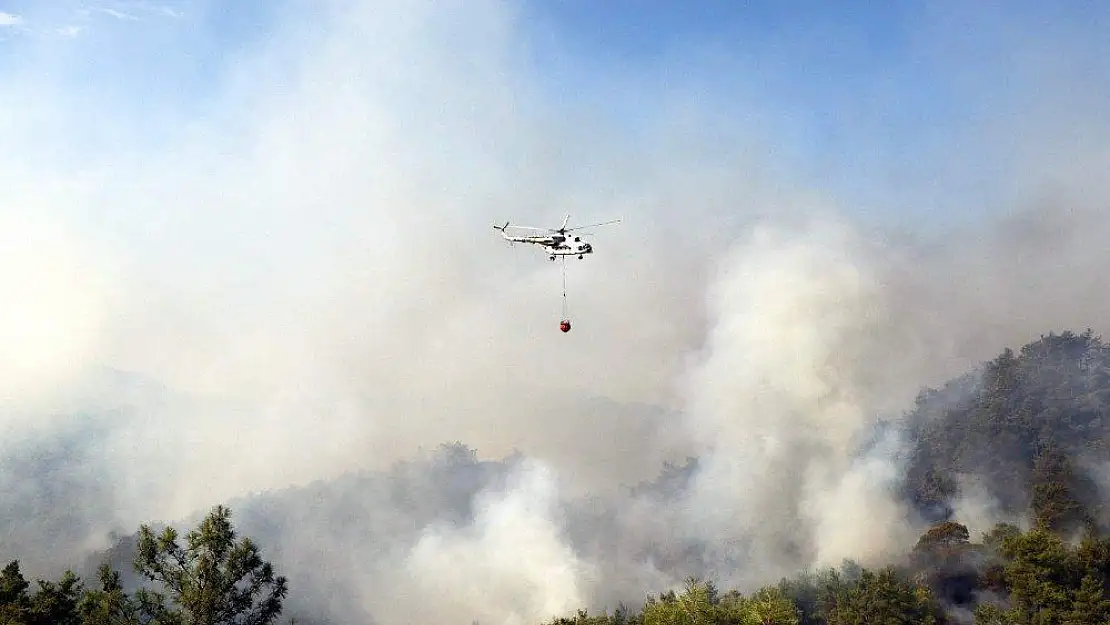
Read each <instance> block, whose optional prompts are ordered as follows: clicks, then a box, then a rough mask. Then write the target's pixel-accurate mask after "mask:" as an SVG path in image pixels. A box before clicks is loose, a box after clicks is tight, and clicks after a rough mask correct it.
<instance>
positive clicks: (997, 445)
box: [0, 330, 1110, 625]
mask: <svg viewBox="0 0 1110 625" xmlns="http://www.w3.org/2000/svg"><path fill="white" fill-rule="evenodd" d="M899 426H900V427H903V428H905V429H906V432H907V433H908V435H909V437H910V440H911V441H912V445H911V451H910V456H909V458H908V459H907V470H906V473H905V475H904V480H903V484H902V494H903V496H904V497H905V499H906V501H907V502H910V503H911V504H912V506H913V508H914V509H915V510H916V511H917V512H918V513H919V514H920V515H921V517H922V518H925V519H927V521H928V523H929V527H928V528H927V530H926V531H924V533H922V534H921V535H920V537H919V538H918V540H917V541H916V543H915V544H910V545H906V550H905V554H904V557H903V558H901V559H900V560H899V561H897V562H892V563H890V564H889V565H888V566H885V567H882V568H867V567H864V566H860V565H859V564H857V563H855V562H853V561H846V562H844V563H843V564H842V565H841V566H839V567H836V568H829V569H825V570H815V571H799V572H798V573H797V574H796V575H794V576H792V577H788V578H785V579H782V580H780V581H779V582H778V583H775V584H772V585H768V586H765V587H763V588H761V589H759V590H756V591H753V592H748V593H741V592H738V591H735V590H731V589H727V588H719V587H718V586H717V585H716V584H715V583H714V581H713V580H712V579H705V578H698V577H695V576H691V577H690V578H689V579H688V580H687V582H686V584H685V587H684V588H681V589H678V590H664V589H650V588H645V589H644V592H645V599H644V600H643V601H642V602H640V603H641V605H634V606H624V605H622V606H620V607H618V608H617V609H613V610H609V611H605V612H602V613H590V612H588V611H587V610H585V609H582V610H579V611H578V612H577V613H572V614H562V615H552V616H551V619H549V620H548V621H547V622H546V623H545V624H544V625H569V624H571V623H579V624H597V625H601V624H609V623H611V624H617V623H624V624H633V623H637V624H644V625H647V624H679V623H683V624H685V623H691V624H693V623H714V624H721V625H724V624H737V625H755V624H763V625H770V624H791V625H803V624H804V625H816V624H822V625H849V624H853V625H855V624H864V623H866V624H874V625H888V624H889V625H895V624H907V625H908V624H918V623H920V624H933V625H941V624H948V623H974V624H976V625H1002V624H1015V625H1017V624H1021V625H1047V624H1050V623H1059V624H1066V625H1108V624H1110V531H1108V530H1110V513H1108V512H1110V511H1108V509H1107V507H1106V505H1105V500H1106V496H1105V493H1104V492H1102V491H1101V488H1102V486H1100V484H1099V479H1098V474H1099V467H1101V466H1105V465H1106V463H1107V462H1108V461H1110V456H1108V454H1107V449H1106V443H1105V441H1106V440H1107V436H1108V435H1110V347H1108V346H1107V345H1105V344H1104V343H1103V342H1102V340H1101V338H1100V337H1097V336H1095V335H1094V334H1093V333H1092V332H1091V331H1090V330H1088V331H1086V332H1083V333H1081V334H1080V333H1074V332H1063V333H1060V334H1056V333H1052V334H1049V335H1046V336H1042V337H1040V339H1038V340H1036V341H1033V342H1030V343H1029V344H1027V345H1025V346H1023V347H1021V348H1020V349H1019V350H1017V351H1014V350H1011V349H1006V350H1004V351H1003V352H1002V353H1001V354H999V355H998V356H997V357H996V358H994V359H992V360H990V361H988V362H985V363H983V364H982V365H981V366H980V367H978V368H977V369H975V370H973V371H970V372H968V373H967V374H965V375H963V376H960V377H959V378H956V379H954V380H952V381H950V382H948V383H947V384H945V385H944V386H943V387H941V388H936V389H933V388H927V389H924V390H922V391H921V393H920V394H919V395H918V397H917V399H916V402H915V403H914V405H913V406H912V408H911V409H910V410H909V411H908V412H907V414H905V415H904V416H903V417H902V418H901V420H900V421H899ZM966 475H975V476H978V477H979V478H980V479H981V480H983V482H984V485H985V487H986V488H987V489H988V490H989V491H990V492H991V493H992V494H993V495H994V496H995V498H996V499H997V501H998V506H999V507H998V510H996V511H995V514H996V516H997V518H1011V519H1017V520H1019V521H1015V522H1014V523H1001V522H1000V523H997V524H996V525H995V526H994V527H993V529H991V530H990V531H987V532H984V533H982V534H981V535H977V536H976V535H972V534H971V532H970V531H969V530H968V525H967V524H966V523H965V520H962V519H960V518H958V515H957V513H956V508H955V507H954V506H953V501H954V498H955V497H956V494H957V492H958V488H959V483H960V479H961V476H966ZM269 549H273V550H276V551H280V544H275V545H272V546H270V545H267V546H266V548H265V549H263V548H262V547H261V546H260V545H259V544H257V543H256V542H255V541H254V540H253V539H252V538H250V537H248V536H245V535H242V534H241V532H240V531H239V530H238V529H237V528H236V527H235V523H233V517H232V512H231V508H230V507H228V506H217V507H215V508H214V509H212V510H211V511H210V512H209V513H208V515H207V516H205V517H204V518H203V519H202V520H201V521H200V522H199V523H197V525H196V526H195V528H193V529H190V530H188V531H186V532H184V533H183V534H182V533H179V530H177V529H175V528H174V527H159V528H155V527H152V526H147V525H144V526H141V527H140V528H139V530H138V532H137V533H136V534H134V535H132V536H128V537H125V538H123V539H121V540H120V541H119V543H118V545H117V547H116V548H115V549H114V550H112V551H111V552H109V553H107V554H103V557H102V558H101V560H100V561H98V563H97V570H96V573H95V574H85V575H79V574H77V573H74V572H72V571H70V572H67V573H66V574H64V575H63V576H61V577H60V578H58V579H54V580H34V581H33V582H32V581H31V580H28V579H26V578H25V576H24V574H23V572H22V571H21V569H20V564H19V561H18V560H14V561H12V562H9V563H7V565H6V567H5V568H4V569H3V571H2V573H0V623H3V624H13V625H14V624H27V625H32V624H33V625H39V624H44V625H45V624H47V623H50V624H73V625H77V624H88V625H92V624H98V625H99V624H105V625H106V624H109V623H111V624H117V623H119V624H139V623H142V624H167V625H168V624H181V625H185V624H197V625H199V624H206V625H207V624H213V625H214V624H229V625H230V624H247V623H249V624H252V625H269V624H272V623H294V622H296V623H303V624H305V625H311V624H312V623H324V622H332V621H329V620H327V619H324V618H320V619H314V618H313V616H312V615H311V614H306V613H304V611H303V610H300V611H297V612H296V613H295V614H294V613H290V612H289V610H287V609H286V608H287V605H286V603H287V601H291V600H292V599H293V598H294V597H295V596H296V594H297V592H298V589H297V587H296V586H295V585H294V584H291V583H290V582H289V579H288V578H287V577H286V576H285V575H284V574H283V573H281V572H279V571H277V570H276V567H275V566H274V565H273V564H272V563H271V562H270V561H269V560H268V559H267V558H268V555H267V554H266V553H264V552H265V551H266V550H269ZM80 569H82V566H81V565H80V563H75V565H74V567H73V570H74V571H77V570H80ZM649 593H654V594H649ZM459 622H460V623H471V622H472V619H471V618H470V617H469V616H467V615H460V616H459ZM536 625H541V624H539V623H537V624H536Z"/></svg>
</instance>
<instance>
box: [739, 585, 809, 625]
mask: <svg viewBox="0 0 1110 625" xmlns="http://www.w3.org/2000/svg"><path fill="white" fill-rule="evenodd" d="M741 623H742V624H743V625H798V607H797V606H796V605H795V604H794V601H792V600H791V599H790V598H789V597H787V596H786V593H784V592H783V591H782V590H781V589H780V588H777V587H766V588H761V589H759V590H758V591H757V592H756V593H755V594H754V595H752V596H751V597H749V598H748V600H747V601H745V606H744V618H743V620H742V621H741Z"/></svg>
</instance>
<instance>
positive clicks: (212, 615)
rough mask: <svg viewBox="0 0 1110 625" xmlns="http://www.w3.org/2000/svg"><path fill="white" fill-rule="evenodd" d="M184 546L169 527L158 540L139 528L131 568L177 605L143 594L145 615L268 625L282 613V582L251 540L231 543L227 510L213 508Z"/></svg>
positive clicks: (192, 623)
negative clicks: (169, 604) (148, 613)
mask: <svg viewBox="0 0 1110 625" xmlns="http://www.w3.org/2000/svg"><path fill="white" fill-rule="evenodd" d="M186 543H187V544H186V546H182V545H181V544H180V542H179V540H178V533H177V531H176V530H174V529H173V528H172V527H167V528H166V529H165V530H163V531H162V533H161V534H159V535H155V533H154V531H153V530H151V528H150V527H149V526H147V525H143V526H142V527H141V528H140V529H139V540H138V554H137V556H136V557H135V568H136V570H138V571H139V572H140V573H141V574H143V575H144V576H146V577H147V578H148V579H150V580H151V581H153V582H156V583H157V584H159V585H160V586H161V587H163V588H164V589H165V590H166V591H167V592H168V593H169V598H170V599H171V601H172V603H173V604H175V605H176V606H177V610H173V609H171V608H169V607H165V596H164V595H161V594H158V593H154V592H152V591H147V590H145V589H144V590H143V591H140V593H139V594H138V599H139V601H140V602H141V603H143V604H144V605H145V607H146V609H147V610H150V611H153V612H156V613H159V615H160V616H161V617H162V619H163V620H166V621H170V620H173V618H174V615H175V614H176V615H179V616H180V618H181V622H182V623H183V624H184V625H268V624H269V623H272V622H274V621H275V620H276V619H277V617H278V616H279V615H280V614H281V610H282V601H283V600H284V598H285V595H286V593H287V590H288V589H287V584H286V579H285V577H281V576H275V574H274V569H273V566H272V565H271V564H270V563H269V562H266V561H264V560H263V559H262V557H261V556H260V555H259V550H258V547H257V546H255V544H254V542H253V541H251V539H250V538H242V539H239V540H236V533H235V530H234V528H233V527H232V524H231V511H230V510H229V509H227V508H225V507H223V506H217V507H216V508H214V509H213V510H212V511H211V512H210V513H209V514H208V516H206V517H205V518H204V520H203V521H202V522H201V523H200V525H199V527H198V528H197V529H195V530H193V531H191V532H189V533H188V534H187V535H186Z"/></svg>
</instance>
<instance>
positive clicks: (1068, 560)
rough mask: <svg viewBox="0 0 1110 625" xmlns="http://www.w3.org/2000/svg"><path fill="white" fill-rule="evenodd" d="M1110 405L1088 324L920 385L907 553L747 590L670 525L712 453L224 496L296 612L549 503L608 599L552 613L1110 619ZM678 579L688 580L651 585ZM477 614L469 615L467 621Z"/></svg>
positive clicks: (493, 543)
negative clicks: (652, 468) (655, 461)
mask: <svg viewBox="0 0 1110 625" xmlns="http://www.w3.org/2000/svg"><path fill="white" fill-rule="evenodd" d="M1108 406H1110V348H1108V347H1107V346H1106V345H1104V344H1103V343H1102V341H1101V339H1100V338H1098V337H1096V336H1094V335H1093V334H1092V333H1091V332H1089V331H1088V332H1085V333H1083V334H1075V333H1071V332H1064V333H1062V334H1049V335H1047V336H1043V337H1041V338H1040V339H1039V340H1037V341H1034V342H1032V343H1029V344H1028V345H1025V346H1023V347H1021V348H1020V349H1018V350H1017V351H1013V350H1010V349H1006V350H1004V351H1003V352H1002V353H1001V354H1000V355H999V356H998V357H996V358H994V359H992V360H991V361H989V362H986V363H983V365H982V366H981V367H979V368H977V369H976V370H974V371H971V372H968V373H967V374H965V375H963V376H961V377H959V378H957V379H954V380H952V381H950V382H948V383H947V384H945V385H943V386H942V387H940V388H938V389H925V390H923V391H922V392H921V393H920V395H919V396H918V398H917V401H916V403H915V405H914V406H913V407H912V409H910V410H909V411H908V412H907V414H906V415H905V416H904V418H903V419H902V420H901V421H900V423H899V424H895V425H896V426H897V427H901V428H903V430H904V432H903V433H904V435H905V440H906V441H907V445H906V447H905V449H904V454H905V458H904V460H905V475H904V480H903V485H902V493H903V496H904V498H905V500H906V502H907V503H908V504H910V506H911V508H912V509H913V510H915V511H916V512H917V513H918V514H920V515H921V517H922V518H923V519H924V522H925V523H924V525H923V526H922V527H923V533H922V535H921V537H920V539H919V541H918V542H917V543H916V544H906V545H905V557H904V558H902V559H899V560H897V561H895V562H892V563H891V566H889V567H887V568H881V567H880V568H867V567H863V566H860V565H858V564H855V563H852V562H846V563H845V564H844V565H843V566H842V567H840V568H838V569H836V570H832V569H829V570H823V571H812V572H809V573H803V572H800V571H799V574H798V576H795V577H791V578H788V579H785V580H783V581H782V582H781V583H779V584H773V585H770V586H765V587H764V588H763V589H762V590H756V589H747V591H746V592H744V593H741V592H738V591H734V590H731V589H718V588H716V587H715V586H714V585H713V583H709V582H703V581H699V580H707V579H708V580H712V579H716V578H718V577H719V576H720V575H721V574H722V573H723V572H724V571H722V570H721V569H720V566H721V564H720V563H721V562H722V560H721V559H720V558H719V557H718V556H719V554H720V553H725V552H728V550H729V547H728V546H726V545H714V544H710V543H709V542H707V541H706V540H704V539H698V538H695V537H690V536H680V535H677V534H676V533H675V532H674V531H673V529H672V528H671V527H669V526H668V523H667V518H668V517H667V511H668V510H670V509H672V508H674V507H675V506H680V505H681V497H682V494H683V493H684V492H685V491H686V489H687V487H688V484H689V480H690V478H691V477H692V476H694V475H695V474H696V472H697V470H698V460H697V459H695V458H691V459H689V461H688V462H687V463H686V464H681V465H666V466H664V467H663V468H662V470H661V471H660V473H659V475H658V477H657V478H656V479H655V480H652V481H651V482H649V483H644V484H639V485H636V486H634V487H631V488H629V489H627V490H626V492H625V493H624V495H623V496H622V497H618V498H616V499H606V500H601V499H596V498H584V499H573V500H555V499H551V500H549V495H545V494H544V493H545V492H546V490H545V489H544V488H543V487H542V484H540V485H539V486H537V485H532V486H530V487H529V488H528V489H523V490H521V489H520V488H519V484H517V485H515V486H514V484H511V483H510V482H511V481H512V480H519V479H520V478H519V475H520V474H521V472H522V471H526V470H527V467H528V458H526V457H525V456H523V455H520V454H517V455H513V456H510V457H507V458H503V459H501V460H495V461H490V460H479V459H478V457H477V454H476V452H475V451H474V450H472V449H469V448H468V447H467V446H466V445H463V444H461V443H454V444H449V445H444V446H442V447H441V448H439V449H438V450H435V451H434V452H432V453H428V454H424V455H423V456H421V457H419V458H416V459H413V460H411V461H408V462H402V463H398V464H397V465H395V466H394V467H393V468H392V469H391V470H389V471H384V472H377V473H375V472H366V473H361V474H354V475H348V476H346V477H344V478H342V479H339V480H334V481H329V482H319V483H316V484H312V485H310V486H308V487H303V488H290V489H286V490H283V491H279V492H272V493H264V494H260V495H255V496H251V497H247V498H243V499H241V500H237V501H232V502H229V503H228V505H229V506H230V507H231V508H232V509H233V510H234V511H235V517H234V518H235V524H236V528H237V531H238V532H239V533H240V535H245V536H250V537H252V538H253V539H255V540H256V542H257V544H258V545H259V546H260V548H261V549H262V551H263V553H264V555H265V557H266V558H267V559H268V560H270V561H272V562H273V563H274V566H275V567H276V568H277V570H278V571H280V572H281V574H282V575H286V576H287V577H288V579H289V586H290V594H289V596H288V597H287V598H286V600H285V611H284V615H283V617H282V618H283V619H289V618H293V617H295V618H296V620H297V622H298V623H302V624H304V625H312V624H318V625H323V624H326V623H347V622H362V621H363V620H364V619H365V614H366V612H367V610H368V609H369V610H370V611H371V612H372V613H376V612H374V611H375V610H387V609H389V608H388V606H390V604H391V602H390V601H389V597H390V596H391V595H392V593H411V592H415V591H416V589H420V588H422V587H421V586H420V585H419V584H416V585H413V584H414V582H413V581H412V578H411V577H408V576H409V575H411V574H410V573H406V572H405V571H406V567H411V566H413V562H414V557H415V556H414V554H415V553H417V552H420V553H421V554H424V555H423V557H425V558H431V559H430V560H426V561H424V564H423V566H425V567H427V566H439V567H447V568H456V567H458V568H460V570H467V567H471V568H473V567H476V566H485V564H483V562H484V560H485V559H487V558H495V557H505V554H504V553H502V554H500V555H494V553H495V552H496V550H499V549H504V545H506V544H513V543H502V542H500V539H501V534H500V533H501V532H505V531H520V527H518V526H515V525H505V521H506V517H505V516H504V515H506V514H508V513H510V512H512V513H514V514H515V513H518V512H520V511H521V510H531V511H533V512H534V511H535V510H547V509H549V510H550V512H549V513H547V514H546V515H545V516H544V517H543V518H544V519H550V520H552V522H554V523H556V524H557V534H556V535H555V538H557V539H558V540H560V541H564V542H565V544H566V545H568V546H569V548H570V549H571V550H572V551H573V554H571V555H572V556H573V557H574V558H576V559H578V560H579V561H585V562H590V563H592V564H593V565H594V566H595V569H593V570H594V574H595V575H597V576H598V579H600V580H603V581H604V586H605V588H604V589H603V590H602V591H599V592H597V593H595V594H594V595H593V596H592V599H591V604H592V605H595V606H601V607H602V608H604V609H605V610H606V611H607V614H608V615H607V616H591V615H590V613H589V612H585V611H583V612H580V613H579V614H578V615H577V616H574V611H573V610H571V611H569V612H567V613H566V614H565V615H564V616H565V617H566V618H568V619H570V620H566V619H564V620H556V621H554V622H555V623H568V622H595V623H602V622H604V623H619V622H625V623H663V622H676V621H674V620H673V619H672V617H675V616H676V614H677V613H674V611H675V610H695V611H701V612H703V613H704V615H705V616H706V617H707V618H711V619H713V620H714V621H715V622H721V623H748V622H761V623H806V624H815V623H822V624H828V625H839V624H846V623H879V622H881V623H927V622H932V623H944V622H953V623H956V622H960V623H970V622H980V623H1048V622H1074V623H1098V624H1104V623H1105V622H1106V620H1107V618H1110V594H1108V593H1107V587H1108V585H1107V584H1108V582H1110V539H1108V538H1106V537H1105V531H1106V528H1107V525H1108V522H1110V519H1108V518H1107V511H1106V507H1105V505H1104V503H1103V502H1104V500H1105V494H1104V493H1103V492H1102V491H1101V484H1100V480H1101V470H1102V467H1104V466H1106V463H1107V462H1108V461H1110V458H1108V457H1107V450H1106V445H1105V442H1104V441H1105V436H1106V435H1107V434H1110V422H1108V420H1107V419H1106V411H1107V409H1108ZM890 426H891V424H887V427H890ZM514 488H515V489H516V490H514ZM518 491H519V492H524V493H525V498H524V499H513V500H510V501H509V502H508V504H506V503H505V502H504V501H495V499H496V497H493V498H492V499H491V497H492V495H491V493H492V494H499V495H500V494H504V493H507V492H518ZM65 495H66V493H65V492H64V491H59V493H58V496H65ZM498 506H501V507H498ZM506 506H507V507H506ZM78 521H79V520H78V519H71V520H69V521H68V522H70V523H71V524H75V523H78ZM196 521H199V517H198V519H195V520H190V522H189V523H190V524H194V523H195V522H196ZM974 528H979V530H980V531H974ZM1021 528H1024V529H1021ZM525 530H526V531H528V532H532V533H533V534H534V537H533V538H532V540H533V541H535V544H536V547H535V548H536V549H537V550H543V549H546V548H547V547H545V546H544V544H543V541H544V540H545V538H544V535H543V528H542V527H538V526H535V525H527V526H525ZM537 532H539V533H537ZM137 544H138V543H137V538H136V536H127V537H124V538H122V539H120V541H119V543H118V545H117V546H116V547H115V548H114V549H112V550H110V551H109V552H107V553H105V554H99V555H95V556H93V557H92V558H89V559H87V560H85V561H83V562H74V563H73V567H72V568H73V569H74V570H76V571H77V572H78V573H79V574H80V575H81V577H82V578H84V579H86V580H95V575H96V568H97V566H98V565H99V564H101V563H102V562H105V561H107V562H109V563H110V564H111V566H112V567H113V568H114V569H116V570H117V571H118V572H120V573H121V581H122V583H123V587H124V588H126V589H129V590H134V589H136V588H137V587H139V586H140V585H141V584H142V583H143V580H142V579H141V577H140V576H138V575H136V574H135V573H134V571H132V570H131V562H132V560H133V558H134V555H135V550H136V546H137ZM428 545H432V547H431V549H432V551H431V552H429V551H428V549H429V547H428ZM418 547H423V549H418ZM464 547H465V548H466V549H470V550H472V551H465V550H463V548H464ZM437 550H438V551H437ZM448 550H450V551H448ZM64 555H65V554H58V557H57V558H56V559H64ZM529 557H531V556H529ZM467 558H472V559H469V560H468V559H467ZM429 562H430V563H432V564H428V563H429ZM560 562H561V560H560ZM491 566H492V565H491ZM747 566H751V567H756V568H758V567H759V566H760V563H759V562H751V563H750V564H748V565H747ZM421 570H422V571H424V572H425V573H427V572H428V569H427V568H425V569H421ZM554 570H556V569H551V571H554ZM10 573H11V572H10V571H9V574H10ZM491 574H498V572H497V571H496V570H492V569H491ZM550 574H551V573H547V574H545V575H550ZM9 577H10V575H9ZM684 578H689V579H688V581H687V582H686V585H685V589H684V590H679V591H678V592H677V593H676V592H664V593H663V594H658V595H652V596H648V595H647V593H652V592H660V591H664V590H665V589H666V588H669V587H674V585H675V584H678V585H681V580H682V579H684ZM548 580H549V578H548V577H543V576H540V577H537V578H536V579H535V580H520V586H518V587H517V589H518V592H528V591H527V590H526V589H527V588H533V587H534V586H529V584H536V583H538V584H545V583H551V584H555V583H558V582H557V581H556V580H555V579H554V578H551V579H550V581H548ZM460 583H461V580H460ZM466 583H470V584H475V583H477V584H481V583H488V584H492V583H494V581H493V580H492V579H483V580H466ZM90 585H92V586H95V585H96V584H95V583H90ZM26 592H27V593H33V592H34V588H33V587H32V588H31V589H30V590H27V591H26ZM421 592H430V591H429V590H427V589H425V590H422V591H421ZM11 596H12V595H10V594H9V595H3V596H0V601H9V602H10V601H13V600H14V599H11ZM645 596H647V597H648V600H647V603H646V604H644V603H643V601H644V597H645ZM3 597H8V598H7V599H4V598H3ZM622 605H623V606H627V607H620V608H619V609H618V606H622ZM374 606H377V607H374ZM582 608H583V610H585V608H586V606H582ZM3 609H4V608H3V607H2V606H0V610H3ZM595 609H596V608H595ZM556 612H558V611H556ZM975 614H978V615H979V618H980V620H978V621H976V620H974V619H975V617H974V615H975ZM392 616H393V617H394V619H395V618H398V617H397V615H396V614H393V615H392ZM552 616H557V614H552ZM1065 616H1067V617H1068V618H1071V619H1072V620H1070V621H1065V620H1062V619H1064V617H1065ZM988 617H989V618H988ZM753 618H755V619H756V620H754V621H753V620H750V619H753ZM745 619H748V620H745ZM759 619H762V620H759ZM876 619H877V620H876ZM991 619H993V620H991ZM1045 619H1047V620H1045ZM473 620H474V615H471V614H461V613H460V614H459V615H458V619H457V622H459V623H470V622H472V621H473ZM77 622H81V621H77ZM281 622H286V621H285V620H283V621H281Z"/></svg>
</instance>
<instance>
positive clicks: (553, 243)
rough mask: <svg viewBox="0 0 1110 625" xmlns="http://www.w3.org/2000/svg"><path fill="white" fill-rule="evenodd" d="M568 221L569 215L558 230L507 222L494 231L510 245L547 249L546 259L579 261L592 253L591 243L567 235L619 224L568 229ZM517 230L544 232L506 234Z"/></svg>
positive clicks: (611, 222)
mask: <svg viewBox="0 0 1110 625" xmlns="http://www.w3.org/2000/svg"><path fill="white" fill-rule="evenodd" d="M568 221H570V215H567V216H566V217H564V218H563V225H561V226H559V227H558V228H532V227H529V226H510V225H509V222H507V221H506V222H505V225H503V226H498V225H494V227H493V229H494V230H500V231H501V237H502V238H504V239H505V240H506V241H508V242H509V244H510V245H512V244H514V243H534V244H536V245H540V246H542V247H544V248H546V249H547V251H548V258H550V259H551V260H555V258H556V257H559V256H577V257H578V259H579V260H582V259H583V258H585V257H586V254H593V253H594V246H593V244H591V243H586V242H584V241H583V240H582V237H581V236H580V235H577V234H575V235H570V234H568V233H570V232H574V231H576V230H584V229H586V228H595V227H597V226H607V225H609V224H615V223H619V222H620V221H621V220H620V219H614V220H611V221H603V222H601V223H596V224H590V225H588V226H577V227H575V228H568V227H567V222H568ZM510 227H512V228H517V229H519V230H531V231H534V232H545V233H547V234H542V235H529V236H511V235H509V234H508V230H509V228H510Z"/></svg>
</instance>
